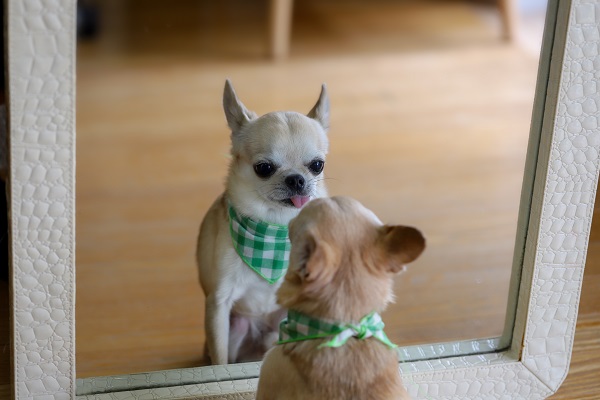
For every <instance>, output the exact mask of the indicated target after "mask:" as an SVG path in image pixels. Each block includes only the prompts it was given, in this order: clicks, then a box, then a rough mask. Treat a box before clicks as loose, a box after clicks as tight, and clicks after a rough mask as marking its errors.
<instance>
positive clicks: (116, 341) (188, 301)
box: [0, 0, 600, 399]
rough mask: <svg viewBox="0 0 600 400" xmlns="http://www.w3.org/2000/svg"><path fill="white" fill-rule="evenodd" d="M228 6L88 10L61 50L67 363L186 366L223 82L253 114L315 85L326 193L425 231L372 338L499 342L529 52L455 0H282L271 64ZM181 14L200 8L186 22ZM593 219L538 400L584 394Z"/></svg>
mask: <svg viewBox="0 0 600 400" xmlns="http://www.w3.org/2000/svg"><path fill="white" fill-rule="evenodd" d="M148 3H150V2H148V1H146V2H144V4H148ZM247 3H248V2H236V1H234V0H231V1H226V2H219V5H210V4H211V2H202V1H200V2H197V3H192V2H189V1H186V0H181V2H178V4H179V6H178V7H179V8H176V9H171V8H169V9H160V7H161V6H160V4H161V3H160V2H153V6H154V8H153V6H147V7H144V8H143V9H142V11H140V13H139V14H136V15H137V17H136V18H135V19H131V18H130V17H131V14H130V13H131V10H132V9H133V7H134V6H135V5H136V4H138V5H139V1H138V2H136V1H135V0H132V1H130V2H128V4H129V6H128V7H126V9H125V10H123V9H121V10H120V12H121V13H122V14H121V16H120V19H119V20H118V21H107V23H106V26H107V27H112V26H114V31H111V32H110V33H106V34H105V35H103V36H102V37H101V38H100V40H99V41H97V42H95V43H82V44H81V46H80V48H79V49H78V50H79V57H80V58H79V60H78V92H77V99H78V113H77V124H78V125H77V130H78V132H77V133H78V137H77V151H78V154H77V157H78V163H77V315H76V320H77V326H76V328H77V331H76V332H77V341H76V343H77V376H78V377H87V376H99V375H107V374H122V373H132V372H140V371H148V370H159V369H168V368H182V367H190V366H197V365H202V364H203V363H205V362H206V360H203V359H202V345H203V298H202V293H201V291H200V288H199V286H198V283H197V276H196V271H195V266H194V260H193V253H194V242H195V235H196V232H197V228H198V224H199V222H200V220H201V218H202V216H203V214H204V212H205V211H206V209H207V208H208V206H209V204H210V203H211V202H212V200H213V199H214V197H215V196H217V195H218V194H219V193H220V191H221V190H222V182H223V178H224V176H225V173H226V168H227V152H228V131H227V129H226V126H225V122H224V117H223V114H222V110H221V106H220V103H221V93H222V85H223V81H224V79H225V78H226V77H229V78H231V79H232V80H233V82H234V85H235V86H236V89H237V91H238V94H239V95H240V97H241V98H242V100H243V101H244V102H245V104H246V105H247V106H248V107H249V108H251V109H253V110H255V111H257V112H258V113H264V112H268V111H271V110H274V109H292V110H297V111H308V109H309V108H310V107H311V106H312V104H313V103H314V101H315V100H316V96H317V95H318V90H319V89H318V88H319V85H320V83H321V82H327V84H328V86H329V90H330V95H331V103H332V124H331V125H332V128H331V133H330V139H331V154H330V156H329V158H328V159H327V167H326V174H327V177H328V178H330V179H329V180H328V184H329V187H330V192H331V194H346V195H351V196H354V197H356V198H358V199H359V200H361V201H362V202H363V203H364V204H365V205H367V206H368V207H370V208H371V209H373V210H374V211H375V212H376V213H377V214H378V215H379V216H380V217H381V219H382V220H384V221H385V222H390V223H394V222H395V223H405V224H412V225H415V226H417V227H419V228H421V229H422V230H423V231H424V232H425V234H426V236H427V237H428V245H429V247H428V249H427V251H426V252H425V254H424V256H423V257H422V258H421V259H420V260H419V261H418V262H417V263H415V264H414V266H413V267H411V268H410V270H409V272H408V273H406V274H404V275H403V276H400V277H399V278H398V279H397V285H396V293H397V303H396V304H395V305H394V306H393V307H390V309H389V310H388V311H387V312H386V314H385V315H384V318H385V320H386V323H387V326H388V327H387V328H386V331H388V334H389V336H390V337H391V338H392V340H394V341H396V342H397V343H399V344H403V345H404V344H416V343H430V342H438V341H448V340H455V339H469V338H473V337H487V336H497V335H499V334H500V333H501V332H502V328H503V326H502V325H503V316H504V312H505V307H506V306H505V304H506V300H507V290H508V279H509V276H510V264H511V258H512V251H513V242H514V234H515V228H516V213H517V209H518V198H519V192H520V182H521V176H522V167H523V161H524V155H525V148H526V142H527V135H528V127H529V119H530V113H531V105H532V98H533V97H532V96H533V90H534V82H535V74H536V66H537V64H536V63H537V60H536V58H535V56H533V55H532V54H531V52H528V51H524V50H523V49H521V48H520V47H518V46H514V45H507V44H504V43H501V42H500V41H499V39H498V38H499V29H497V27H496V26H495V25H493V24H492V25H490V23H489V22H488V20H489V19H490V14H489V10H486V9H481V8H474V7H472V6H469V5H465V4H463V3H458V2H443V3H427V2H425V3H423V2H421V3H420V5H419V6H417V5H416V4H415V3H400V4H399V3H397V2H396V3H394V2H388V1H381V4H378V5H377V7H373V6H372V5H369V6H365V5H364V4H365V3H366V2H356V1H349V2H347V6H346V7H345V8H340V7H342V3H340V2H339V1H337V2H336V1H334V0H329V1H312V0H311V1H306V2H302V3H300V2H299V4H298V7H297V14H296V15H297V18H296V21H295V31H294V36H293V39H292V58H291V60H289V61H288V62H285V63H283V64H279V65H273V64H271V63H269V62H268V61H266V60H264V55H265V54H266V41H265V40H263V39H266V32H264V31H263V30H262V29H261V27H262V26H264V24H263V22H264V21H265V17H266V16H264V15H263V13H262V11H261V10H262V9H261V8H260V7H256V8H251V9H249V8H248V6H245V5H244V4H247ZM198 4H199V5H198ZM129 7H131V8H129ZM156 7H158V8H159V9H158V11H156V10H157V8H156ZM185 7H199V9H200V11H202V10H204V11H207V9H210V12H212V14H210V15H215V18H212V19H211V18H208V19H206V18H207V17H203V18H205V19H204V20H203V24H200V25H201V26H198V24H197V23H195V21H194V18H193V17H192V16H191V15H193V14H192V13H190V12H189V8H188V9H186V8H185ZM244 7H246V8H248V9H244ZM152 10H154V11H152ZM199 15H206V13H204V14H203V13H199ZM249 15H250V16H251V17H252V18H248V16H249ZM448 15H451V16H452V18H448ZM244 16H246V17H244ZM159 17H160V18H159ZM128 18H129V19H128ZM124 20H125V21H128V22H129V23H128V24H124V23H123V21H124ZM174 21H177V22H178V23H180V24H182V26H179V25H178V26H177V27H174V25H173V24H174ZM253 21H254V22H253ZM111 24H112V25H111ZM107 29H108V28H107ZM216 35H218V37H219V38H220V39H219V40H214V39H213V40H210V38H214V37H216ZM240 38H243V39H244V40H243V41H242V40H240ZM115 39H118V40H116V41H115ZM196 49H197V50H196ZM165 54H166V55H165ZM597 210H598V208H597ZM597 214H599V215H600V211H598V212H597ZM598 225H599V224H596V225H594V228H593V231H592V241H591V244H590V252H589V255H588V264H587V267H586V268H587V270H586V277H585V280H584V289H583V294H582V299H581V307H580V319H579V322H578V328H577V333H576V341H575V349H574V353H573V364H572V367H571V373H570V375H569V377H568V379H567V381H566V382H565V385H564V387H563V388H561V390H560V392H559V393H558V394H557V395H555V396H554V398H556V399H591V398H595V397H593V394H592V393H597V392H599V391H600V384H597V383H595V382H594V381H593V380H594V377H595V376H597V375H598V373H599V372H600V339H599V338H600V313H599V312H598V311H599V307H598V306H599V305H600V295H599V294H598V291H597V290H595V288H597V287H598V284H600V267H599V264H600V228H599V227H598ZM0 288H1V290H2V291H3V293H2V294H3V296H2V299H6V297H7V296H6V295H5V292H6V287H5V285H4V284H3V285H2V286H0ZM3 301H4V300H3ZM1 309H2V310H3V311H2V312H3V313H4V312H5V310H6V309H7V306H6V304H3V307H1ZM2 321H6V318H2ZM0 328H1V329H0V335H2V336H0V339H2V341H1V342H0V346H2V348H3V349H7V348H8V345H7V343H8V340H7V339H6V337H7V329H6V328H5V325H3V326H2V327H0ZM4 354H5V353H4ZM4 360H5V358H4V357H3V358H2V364H0V370H2V371H6V370H7V369H8V363H7V362H5V361H4ZM2 376H3V377H5V378H3V380H2V381H0V398H3V397H2V394H3V390H5V392H4V393H6V392H7V391H8V389H7V384H6V383H7V382H8V377H7V374H6V373H5V374H2ZM586 396H587V397H586Z"/></svg>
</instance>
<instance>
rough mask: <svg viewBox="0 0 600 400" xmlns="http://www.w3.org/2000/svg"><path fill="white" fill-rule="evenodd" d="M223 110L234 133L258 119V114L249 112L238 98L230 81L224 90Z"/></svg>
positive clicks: (226, 83) (227, 81) (226, 82)
mask: <svg viewBox="0 0 600 400" xmlns="http://www.w3.org/2000/svg"><path fill="white" fill-rule="evenodd" d="M223 110H225V118H227V125H229V128H230V129H231V131H232V132H234V133H235V132H237V131H239V130H240V128H241V127H242V126H244V125H245V124H246V123H247V122H248V121H250V120H252V119H254V118H256V114H255V113H254V112H252V111H250V110H248V109H247V108H246V107H245V106H244V104H243V103H242V102H241V101H240V100H239V99H238V98H237V96H236V94H235V90H233V86H232V85H231V81H230V80H229V79H227V80H226V81H225V89H224V90H223Z"/></svg>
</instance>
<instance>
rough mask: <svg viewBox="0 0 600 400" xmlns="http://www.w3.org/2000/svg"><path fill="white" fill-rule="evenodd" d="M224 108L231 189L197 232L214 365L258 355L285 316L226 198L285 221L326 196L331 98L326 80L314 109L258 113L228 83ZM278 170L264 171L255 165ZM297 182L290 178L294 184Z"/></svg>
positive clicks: (254, 214)
mask: <svg viewBox="0 0 600 400" xmlns="http://www.w3.org/2000/svg"><path fill="white" fill-rule="evenodd" d="M223 108H224V111H225V116H226V119H227V123H228V125H229V127H230V129H231V163H230V166H229V174H228V176H227V181H226V188H225V192H224V193H223V194H222V195H221V196H220V197H219V198H217V200H216V201H215V202H214V203H213V205H212V206H211V208H210V209H209V210H208V212H207V214H206V216H205V217H204V220H203V221H202V224H201V226H200V233H199V236H198V245H197V254H196V258H197V262H198V269H199V276H200V283H201V285H202V289H203V291H204V294H205V295H206V314H205V328H206V349H205V351H207V352H208V355H209V356H210V359H211V362H212V363H213V364H227V363H233V362H240V361H250V360H257V359H260V358H261V357H262V356H263V355H264V352H265V351H266V350H267V349H268V348H270V347H271V346H272V345H273V343H274V342H275V341H276V339H277V333H276V330H277V327H278V324H279V321H280V320H281V318H282V317H283V316H284V313H283V312H282V311H281V310H280V307H279V306H277V304H276V301H275V292H276V290H277V288H278V287H279V285H280V283H281V282H279V283H276V284H273V285H270V284H269V283H267V282H266V281H265V280H263V279H262V278H261V277H260V276H259V275H258V274H256V273H255V272H254V271H252V270H251V269H250V268H249V267H248V266H246V265H245V264H244V262H243V261H242V260H241V259H240V257H239V256H238V255H237V253H236V252H235V250H234V248H233V244H232V239H231V236H230V232H229V222H228V221H229V220H228V214H227V203H228V202H229V203H231V204H232V206H233V207H234V208H235V210H236V211H237V212H238V213H239V214H242V215H246V216H248V217H250V218H252V219H255V220H261V221H266V222H270V223H275V224H283V225H287V224H288V223H289V221H290V220H291V219H292V218H293V217H295V216H296V215H297V214H298V213H299V211H300V208H301V207H302V206H303V205H304V204H305V202H306V201H307V200H309V199H314V198H318V197H324V196H326V195H327V192H326V189H325V184H324V181H323V180H324V177H323V173H322V172H320V173H318V174H316V173H314V171H311V169H310V168H311V166H313V167H314V164H312V163H313V162H315V160H319V161H322V162H323V163H324V161H325V155H326V154H327V151H328V146H329V142H328V138H327V134H326V132H327V129H328V127H329V100H328V97H327V91H326V88H325V85H323V87H322V88H321V95H320V97H319V99H318V101H317V103H316V104H315V106H314V107H313V108H312V110H311V111H310V112H309V113H308V115H303V114H300V113H296V112H289V111H279V112H271V113H268V114H265V115H263V116H261V117H257V115H256V114H255V113H254V112H251V111H249V110H248V109H246V107H245V106H244V105H243V104H242V102H241V101H239V99H238V98H237V96H236V94H235V91H234V90H233V87H232V86H231V83H230V82H229V80H228V81H226V83H225V90H224V94H223ZM261 163H263V164H264V163H268V164H270V165H272V166H275V167H276V171H275V172H274V173H273V174H272V175H271V176H269V177H263V178H261V177H260V176H258V171H257V165H258V164H261ZM290 179H291V181H290Z"/></svg>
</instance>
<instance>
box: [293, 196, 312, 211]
mask: <svg viewBox="0 0 600 400" xmlns="http://www.w3.org/2000/svg"><path fill="white" fill-rule="evenodd" d="M290 200H292V203H294V206H295V207H296V208H302V206H304V205H305V204H306V203H308V201H309V200H310V196H292V197H291V198H290Z"/></svg>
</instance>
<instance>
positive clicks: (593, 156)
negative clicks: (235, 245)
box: [6, 0, 600, 400]
mask: <svg viewBox="0 0 600 400" xmlns="http://www.w3.org/2000/svg"><path fill="white" fill-rule="evenodd" d="M6 5H7V13H6V15H7V34H8V42H7V49H8V88H9V90H8V94H9V97H8V98H9V124H10V125H9V130H10V165H11V171H10V182H9V183H10V189H9V194H10V221H11V223H10V229H11V240H12V242H11V257H12V260H11V262H12V268H11V271H12V272H11V302H12V307H13V308H12V313H11V322H12V325H11V326H12V338H13V364H12V365H13V367H14V368H13V371H14V374H13V377H14V396H15V398H16V399H59V400H60V399H72V398H75V397H76V395H75V335H74V332H75V319H74V317H75V312H74V311H75V308H74V307H75V279H74V278H75V258H74V255H75V235H74V228H75V26H76V21H75V13H76V1H75V0H46V1H28V0H7V1H6ZM550 7H554V8H556V7H558V12H557V21H558V22H557V23H556V29H555V31H554V32H555V33H553V34H552V36H553V38H554V40H549V41H548V42H547V43H549V42H553V43H554V45H553V46H550V45H549V47H548V48H547V50H548V51H550V50H551V52H552V60H553V61H552V63H551V64H550V71H549V74H548V72H547V71H546V72H544V71H542V72H541V74H540V76H546V77H548V76H549V79H548V82H547V93H546V94H545V96H541V97H540V98H538V100H537V103H538V105H540V104H541V106H540V107H538V109H539V110H543V112H541V111H540V112H539V113H537V114H538V115H537V116H536V115H535V113H534V119H533V121H534V123H533V125H532V126H533V130H532V132H534V131H535V127H538V128H539V127H541V140H540V141H539V152H538V146H537V143H536V142H535V141H532V142H531V143H530V149H529V153H530V156H529V159H528V160H529V161H528V162H529V166H528V172H527V174H526V181H527V180H528V179H530V180H531V181H533V180H534V177H535V182H534V186H533V187H534V190H533V196H532V197H531V199H530V200H531V213H530V214H529V215H530V216H529V219H528V220H529V225H528V229H527V232H529V234H528V235H527V237H526V247H525V253H524V254H523V269H522V273H521V274H520V275H519V274H517V275H515V276H520V290H519V293H518V299H517V303H516V304H515V305H516V316H515V318H516V319H515V321H516V323H515V327H514V331H513V332H512V335H507V336H505V337H512V341H511V342H510V346H509V349H508V350H507V351H502V352H497V353H487V354H478V355H469V356H462V357H449V358H443V359H438V360H430V361H417V362H411V363H404V364H400V369H401V370H402V373H403V377H404V381H405V384H406V386H407V388H408V390H409V392H410V393H411V395H412V396H413V397H414V398H416V399H442V398H443V399H450V398H470V399H475V398H510V399H516V398H523V399H528V400H531V399H536V398H544V397H547V396H549V395H550V394H552V393H553V392H555V391H556V390H557V388H558V387H559V385H560V384H561V383H562V381H563V380H564V378H565V376H566V374H567V371H568V366H569V361H570V355H571V350H572V344H573V336H574V330H575V322H576V319H577V307H578V303H579V294H580V290H581V282H582V278H583V268H584V263H585V256H586V252H587V243H588V239H589V232H590V226H591V218H592V213H593V203H594V199H595V191H596V185H597V181H598V162H599V155H598V153H599V150H600V132H599V129H598V117H599V116H600V113H599V112H598V106H599V103H600V97H599V94H598V89H599V88H597V87H596V81H595V80H594V68H596V69H598V68H600V64H599V63H598V59H597V55H598V46H599V45H600V25H599V23H598V20H597V19H596V16H597V15H600V4H599V3H597V2H595V1H594V0H573V2H572V3H571V2H570V1H560V2H558V5H556V4H555V3H554V2H551V5H550ZM551 22H552V23H554V22H553V21H551ZM553 26H554V25H553ZM550 31H551V30H548V32H550ZM545 87H546V83H545V82H540V83H539V84H538V88H542V89H544V88H545ZM542 116H543V118H542ZM542 122H543V123H542ZM534 136H536V135H535V134H534V133H532V137H534ZM536 154H537V157H535V155H536ZM532 155H533V157H532ZM532 160H533V161H532ZM534 169H535V174H534V172H533V170H534ZM526 192H527V191H526ZM524 200H525V202H526V203H527V202H528V201H529V198H528V196H527V194H525V196H524ZM523 217H524V214H522V215H521V218H522V221H523ZM526 217H527V216H525V221H526V220H527V218H526ZM521 234H522V235H524V234H525V233H523V232H522V233H521ZM520 255H521V254H520V252H519V253H518V256H519V257H520ZM514 283H515V285H514V286H513V287H515V288H516V287H517V286H519V285H518V284H519V281H517V280H516V281H515V282H514ZM507 344H509V343H508V342H507ZM248 367H250V368H248ZM245 368H248V370H252V371H253V372H254V373H256V369H257V368H258V364H254V365H246V366H243V365H241V366H236V365H232V366H217V367H206V368H204V369H202V371H204V372H203V373H202V375H208V376H214V377H215V381H213V382H208V383H201V384H190V385H185V386H177V387H164V388H156V389H142V390H132V391H125V392H123V391H121V392H118V393H103V394H97V395H89V396H79V397H77V398H81V399H83V398H86V399H87V398H89V399H98V400H100V399H102V400H104V399H142V398H152V399H167V398H189V397H193V398H213V399H214V398H223V399H237V398H240V399H245V398H253V397H254V394H253V391H254V390H255V388H256V384H257V379H256V378H245V377H244V375H245V372H244V371H245ZM180 372H181V371H179V372H177V371H173V373H175V374H177V373H180ZM170 373H171V372H169V371H166V372H163V373H162V374H164V375H165V378H167V375H168V374H170ZM236 374H237V376H239V377H240V379H235V380H232V379H233V378H227V377H232V376H233V375H236ZM217 379H220V380H218V381H216V380H217Z"/></svg>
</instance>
